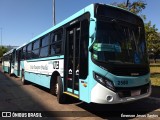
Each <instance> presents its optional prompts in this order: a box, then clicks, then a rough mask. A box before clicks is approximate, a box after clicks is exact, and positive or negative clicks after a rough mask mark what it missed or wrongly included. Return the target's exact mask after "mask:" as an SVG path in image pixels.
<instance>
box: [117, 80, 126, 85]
mask: <svg viewBox="0 0 160 120" xmlns="http://www.w3.org/2000/svg"><path fill="white" fill-rule="evenodd" d="M118 85H128V81H127V80H121V81H118Z"/></svg>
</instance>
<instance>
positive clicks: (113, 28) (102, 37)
mask: <svg viewBox="0 0 160 120" xmlns="http://www.w3.org/2000/svg"><path fill="white" fill-rule="evenodd" d="M113 21H114V22H113ZM113 21H111V22H106V21H97V32H96V41H95V43H94V46H93V48H94V54H93V57H94V59H96V60H97V61H100V62H105V63H107V62H109V63H110V62H113V63H122V64H123V63H129V64H145V63H147V58H146V54H147V52H146V43H145V37H144V28H143V26H138V25H134V24H131V23H127V22H125V23H124V22H117V21H116V20H114V19H113Z"/></svg>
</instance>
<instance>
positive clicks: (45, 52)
mask: <svg viewBox="0 0 160 120" xmlns="http://www.w3.org/2000/svg"><path fill="white" fill-rule="evenodd" d="M46 56H48V46H46V47H43V48H41V50H40V57H46Z"/></svg>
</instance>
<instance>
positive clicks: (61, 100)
mask: <svg viewBox="0 0 160 120" xmlns="http://www.w3.org/2000/svg"><path fill="white" fill-rule="evenodd" d="M57 83H58V91H57V101H58V102H59V103H60V104H64V103H66V95H65V94H64V93H63V84H62V79H61V77H60V76H57Z"/></svg>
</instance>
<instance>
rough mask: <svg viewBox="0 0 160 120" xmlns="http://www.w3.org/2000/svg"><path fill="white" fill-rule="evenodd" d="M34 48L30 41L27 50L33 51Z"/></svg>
mask: <svg viewBox="0 0 160 120" xmlns="http://www.w3.org/2000/svg"><path fill="white" fill-rule="evenodd" d="M31 50H32V43H30V44H29V45H28V46H27V51H31Z"/></svg>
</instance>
